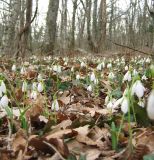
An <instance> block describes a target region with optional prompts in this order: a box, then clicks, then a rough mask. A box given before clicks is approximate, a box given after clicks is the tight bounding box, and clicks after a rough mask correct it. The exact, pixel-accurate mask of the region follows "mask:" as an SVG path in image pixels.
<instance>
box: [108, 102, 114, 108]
mask: <svg viewBox="0 0 154 160" xmlns="http://www.w3.org/2000/svg"><path fill="white" fill-rule="evenodd" d="M107 108H108V109H112V108H113V103H112V101H110V102H109V103H108V104H107Z"/></svg>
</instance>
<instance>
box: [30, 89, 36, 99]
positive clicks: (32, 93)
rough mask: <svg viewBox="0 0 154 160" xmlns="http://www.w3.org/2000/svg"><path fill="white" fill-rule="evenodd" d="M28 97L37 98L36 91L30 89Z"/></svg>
mask: <svg viewBox="0 0 154 160" xmlns="http://www.w3.org/2000/svg"><path fill="white" fill-rule="evenodd" d="M30 98H31V99H34V100H36V99H37V91H32V92H31V94H30Z"/></svg>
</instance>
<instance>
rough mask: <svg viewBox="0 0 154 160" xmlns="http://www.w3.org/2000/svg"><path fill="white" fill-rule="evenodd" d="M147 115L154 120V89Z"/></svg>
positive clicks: (150, 96) (148, 104) (149, 100)
mask: <svg viewBox="0 0 154 160" xmlns="http://www.w3.org/2000/svg"><path fill="white" fill-rule="evenodd" d="M147 114H148V117H149V118H150V119H151V120H154V89H153V90H152V92H151V93H150V95H149V97H148V102H147Z"/></svg>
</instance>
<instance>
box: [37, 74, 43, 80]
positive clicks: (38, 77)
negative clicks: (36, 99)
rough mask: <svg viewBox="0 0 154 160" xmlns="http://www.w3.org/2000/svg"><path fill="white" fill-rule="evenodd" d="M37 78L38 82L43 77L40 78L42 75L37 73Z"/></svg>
mask: <svg viewBox="0 0 154 160" xmlns="http://www.w3.org/2000/svg"><path fill="white" fill-rule="evenodd" d="M37 80H38V81H39V82H40V81H42V80H43V78H42V75H41V74H39V75H38V76H37Z"/></svg>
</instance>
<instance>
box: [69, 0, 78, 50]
mask: <svg viewBox="0 0 154 160" xmlns="http://www.w3.org/2000/svg"><path fill="white" fill-rule="evenodd" d="M77 2H78V0H73V15H72V29H71V42H70V49H74V47H75V28H76V27H75V21H76V11H77Z"/></svg>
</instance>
